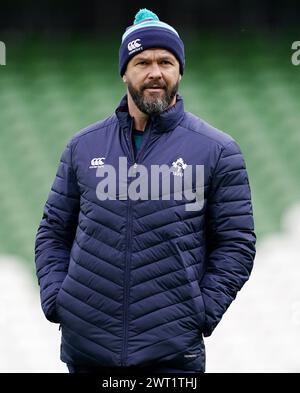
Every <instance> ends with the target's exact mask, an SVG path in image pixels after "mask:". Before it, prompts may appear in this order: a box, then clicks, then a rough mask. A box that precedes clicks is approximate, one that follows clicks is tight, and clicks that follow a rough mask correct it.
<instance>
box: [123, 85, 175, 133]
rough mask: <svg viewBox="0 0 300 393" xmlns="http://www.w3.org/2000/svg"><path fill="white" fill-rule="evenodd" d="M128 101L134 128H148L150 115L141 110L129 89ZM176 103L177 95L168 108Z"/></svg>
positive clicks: (141, 129)
mask: <svg viewBox="0 0 300 393" xmlns="http://www.w3.org/2000/svg"><path fill="white" fill-rule="evenodd" d="M127 102H128V111H129V114H130V116H131V117H132V118H133V124H134V128H135V129H136V130H140V131H144V130H145V128H146V124H147V121H148V119H149V115H147V114H146V113H143V112H141V111H140V110H139V108H138V107H137V106H136V105H135V102H134V101H133V99H132V97H131V95H130V93H129V92H128V91H127ZM175 103H176V96H175V97H174V98H173V100H172V102H171V104H170V105H169V106H168V108H170V107H171V106H173V105H175Z"/></svg>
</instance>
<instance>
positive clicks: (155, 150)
mask: <svg viewBox="0 0 300 393" xmlns="http://www.w3.org/2000/svg"><path fill="white" fill-rule="evenodd" d="M127 110H128V109H127V97H126V96H124V97H123V99H122V101H121V103H120V105H119V107H118V108H117V110H116V111H115V113H114V114H113V115H112V116H110V117H108V118H107V119H105V120H103V121H99V122H97V123H95V124H93V125H90V126H89V127H87V128H85V129H83V130H81V131H80V132H79V133H77V134H76V135H75V136H74V137H73V138H72V139H71V140H70V142H69V143H68V145H67V146H66V148H65V150H64V152H63V154H62V157H61V161H60V164H59V167H58V171H57V174H56V177H55V180H54V183H53V186H52V188H51V191H50V194H49V197H48V200H47V202H46V204H45V208H44V213H43V217H42V220H41V223H40V226H39V228H38V232H37V236H36V245H35V253H36V269H37V276H38V280H39V285H40V291H41V303H42V308H43V311H44V313H45V316H46V318H47V319H48V320H49V321H52V322H56V323H59V324H60V326H61V333H62V345H61V360H62V361H63V362H66V363H72V364H77V365H90V366H108V367H114V366H118V367H119V366H150V365H156V366H161V367H163V366H164V365H165V366H169V367H170V366H171V367H175V368H180V369H186V370H196V371H204V370H205V347H204V343H203V336H209V335H210V334H211V333H212V331H213V330H214V328H215V327H216V325H217V324H218V322H219V321H220V320H221V318H222V316H223V314H224V312H225V311H226V309H227V308H228V306H229V305H230V303H231V302H232V301H233V300H234V298H235V297H236V294H237V292H238V291H239V290H240V289H241V287H242V286H243V284H244V283H245V282H246V281H247V279H248V278H249V275H250V272H251V269H252V266H253V260H254V256H255V234H254V228H253V217H252V205H251V196H250V189H249V183H248V176H247V172H246V168H245V163H244V160H243V157H242V154H241V151H240V149H239V146H238V145H237V143H236V142H235V141H234V140H233V139H232V138H231V137H230V136H229V135H227V134H225V133H223V132H222V131H219V130H217V129H215V128H213V127H212V126H211V125H209V124H208V123H206V122H204V121H203V120H201V119H199V118H198V117H196V116H194V115H193V114H191V113H188V112H185V111H184V107H183V100H182V98H181V97H180V96H179V95H178V96H177V102H176V104H175V105H174V106H172V107H171V108H169V109H168V110H166V111H165V112H163V113H161V114H160V115H158V116H153V117H152V118H151V120H150V121H149V122H148V124H147V127H146V129H145V133H144V137H143V142H142V146H141V149H140V150H139V152H138V155H137V157H134V155H133V154H134V153H133V149H132V143H131V131H132V118H131V117H130V115H129V114H128V111H127ZM119 157H126V158H127V162H128V168H129V167H130V166H132V165H133V164H134V163H137V164H143V165H144V166H145V167H146V168H147V169H148V168H150V165H151V164H156V165H163V164H167V165H168V166H169V167H172V164H173V163H174V162H175V161H176V160H177V159H179V158H181V159H182V160H183V161H184V162H185V163H186V164H189V165H193V166H195V165H204V204H203V207H202V209H201V210H192V211H188V210H187V209H185V205H186V203H187V200H186V199H185V198H182V200H178V199H175V198H173V199H172V198H169V200H164V199H162V198H160V199H156V200H131V199H130V198H127V199H124V198H123V199H122V198H116V199H115V200H113V199H106V200H100V199H99V198H98V197H97V194H96V190H97V185H98V183H99V181H100V178H99V177H98V175H97V171H98V170H99V169H98V167H99V166H101V164H102V163H103V162H105V164H110V165H112V166H114V167H115V168H116V170H118V168H119ZM94 158H98V160H97V159H96V160H94ZM104 160H105V161H104ZM128 168H127V169H128ZM134 179H135V178H134V177H129V176H128V184H129V183H130V182H132V181H133V180H134ZM117 195H118V189H117Z"/></svg>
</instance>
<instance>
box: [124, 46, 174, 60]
mask: <svg viewBox="0 0 300 393" xmlns="http://www.w3.org/2000/svg"><path fill="white" fill-rule="evenodd" d="M160 57H171V58H173V59H175V60H177V59H176V57H175V56H174V55H173V53H172V52H170V51H168V50H167V49H163V48H154V49H146V50H144V51H142V52H139V53H137V54H136V55H135V56H134V57H133V58H132V59H131V60H130V61H132V60H133V59H137V58H145V59H155V58H160Z"/></svg>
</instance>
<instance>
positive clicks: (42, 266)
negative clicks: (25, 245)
mask: <svg viewBox="0 0 300 393" xmlns="http://www.w3.org/2000/svg"><path fill="white" fill-rule="evenodd" d="M71 161H72V152H71V144H70V143H69V144H68V145H67V146H66V148H65V150H64V152H63V154H62V156H61V159H60V163H59V167H58V170H57V173H56V177H55V179H54V182H53V185H52V187H51V191H50V193H49V196H48V199H47V201H46V204H45V207H44V211H43V217H42V220H41V223H40V225H39V228H38V231H37V234H36V240H35V264H36V274H37V278H38V282H39V285H40V296H41V305H42V309H43V312H44V314H45V316H46V318H47V319H48V320H49V321H51V322H59V320H58V318H57V315H56V296H57V293H58V291H59V289H60V287H61V284H62V282H63V281H64V279H65V277H66V275H67V271H68V266H69V257H70V250H71V247H72V243H73V240H74V236H75V231H76V227H77V222H78V212H79V190H78V186H77V181H76V176H75V173H74V171H73V169H72V163H71Z"/></svg>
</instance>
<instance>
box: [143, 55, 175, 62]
mask: <svg viewBox="0 0 300 393" xmlns="http://www.w3.org/2000/svg"><path fill="white" fill-rule="evenodd" d="M141 60H143V61H145V60H151V58H149V57H145V56H141V55H140V56H136V58H135V61H141ZM158 60H171V61H174V58H173V57H171V56H170V55H163V56H159V57H158Z"/></svg>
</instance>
